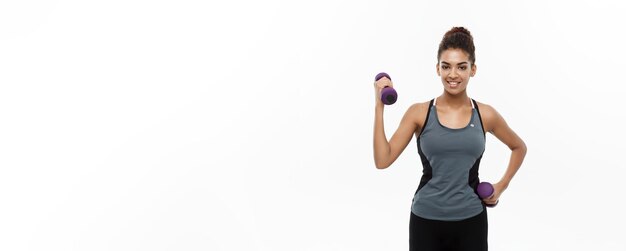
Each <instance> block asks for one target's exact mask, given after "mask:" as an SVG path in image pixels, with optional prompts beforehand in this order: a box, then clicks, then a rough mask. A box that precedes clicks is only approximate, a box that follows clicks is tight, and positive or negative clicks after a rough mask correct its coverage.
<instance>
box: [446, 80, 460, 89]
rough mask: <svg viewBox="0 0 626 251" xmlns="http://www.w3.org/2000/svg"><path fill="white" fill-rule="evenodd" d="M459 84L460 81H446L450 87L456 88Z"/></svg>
mask: <svg viewBox="0 0 626 251" xmlns="http://www.w3.org/2000/svg"><path fill="white" fill-rule="evenodd" d="M459 85H461V82H453V81H448V86H450V88H457V87H459Z"/></svg>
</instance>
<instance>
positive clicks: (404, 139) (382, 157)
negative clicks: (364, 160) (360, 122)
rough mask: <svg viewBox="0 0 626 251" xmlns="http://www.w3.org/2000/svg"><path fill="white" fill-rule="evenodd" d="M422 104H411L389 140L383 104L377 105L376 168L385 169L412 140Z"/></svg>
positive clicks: (375, 122) (375, 120)
mask: <svg viewBox="0 0 626 251" xmlns="http://www.w3.org/2000/svg"><path fill="white" fill-rule="evenodd" d="M419 109H420V104H413V105H411V106H410V107H409V108H408V109H407V111H406V113H405V114H404V116H403V117H402V120H401V121H400V125H399V126H398V129H397V130H396V132H395V133H394V134H393V136H392V137H391V139H390V140H389V142H387V137H386V136H385V129H384V123H383V111H384V108H383V107H382V106H376V114H375V118H374V162H375V164H376V168H378V169H385V168H387V167H389V166H391V164H392V163H393V162H394V161H395V160H396V159H397V158H398V156H400V154H401V153H402V151H404V149H405V148H406V146H407V145H408V144H409V142H410V141H411V138H412V137H413V133H415V131H416V130H417V129H418V127H419V125H418V123H417V121H418V120H417V115H418V114H419V111H418V110H419Z"/></svg>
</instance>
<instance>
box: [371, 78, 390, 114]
mask: <svg viewBox="0 0 626 251" xmlns="http://www.w3.org/2000/svg"><path fill="white" fill-rule="evenodd" d="M387 86H389V87H393V83H392V82H391V80H390V79H388V78H387V77H382V78H380V79H379V80H378V81H375V82H374V94H375V95H374V97H375V99H376V106H377V107H384V106H385V104H384V103H383V101H382V100H381V99H380V94H381V92H382V90H383V88H385V87H387Z"/></svg>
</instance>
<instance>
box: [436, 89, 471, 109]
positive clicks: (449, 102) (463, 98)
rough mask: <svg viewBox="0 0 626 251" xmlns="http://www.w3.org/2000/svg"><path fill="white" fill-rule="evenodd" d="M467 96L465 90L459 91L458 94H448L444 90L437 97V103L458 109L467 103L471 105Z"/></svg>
mask: <svg viewBox="0 0 626 251" xmlns="http://www.w3.org/2000/svg"><path fill="white" fill-rule="evenodd" d="M469 102H471V101H470V100H469V97H468V96H467V93H466V92H463V93H459V94H458V95H450V94H449V93H447V92H444V93H443V94H442V95H441V96H439V97H437V105H439V104H442V105H444V106H446V107H449V108H453V109H458V108H461V107H464V106H467V105H471V103H469Z"/></svg>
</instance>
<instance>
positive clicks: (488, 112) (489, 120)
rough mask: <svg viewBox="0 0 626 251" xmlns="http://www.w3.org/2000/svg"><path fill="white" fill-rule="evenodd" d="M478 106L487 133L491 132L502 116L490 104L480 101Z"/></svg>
mask: <svg viewBox="0 0 626 251" xmlns="http://www.w3.org/2000/svg"><path fill="white" fill-rule="evenodd" d="M474 101H476V100H474ZM476 104H477V105H478V111H479V112H480V118H481V119H482V121H483V126H484V127H485V131H491V130H492V129H493V125H494V124H495V123H497V120H498V119H499V118H500V114H499V113H498V111H497V110H496V109H495V108H494V107H493V106H491V105H489V104H486V103H482V102H478V101H476Z"/></svg>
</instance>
